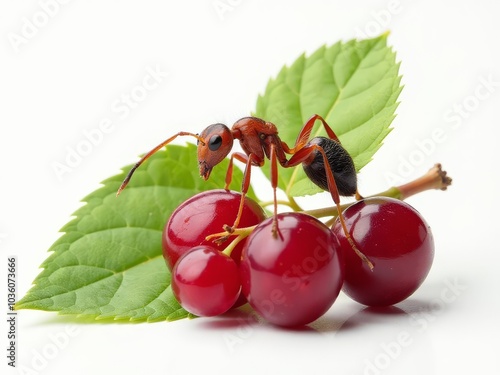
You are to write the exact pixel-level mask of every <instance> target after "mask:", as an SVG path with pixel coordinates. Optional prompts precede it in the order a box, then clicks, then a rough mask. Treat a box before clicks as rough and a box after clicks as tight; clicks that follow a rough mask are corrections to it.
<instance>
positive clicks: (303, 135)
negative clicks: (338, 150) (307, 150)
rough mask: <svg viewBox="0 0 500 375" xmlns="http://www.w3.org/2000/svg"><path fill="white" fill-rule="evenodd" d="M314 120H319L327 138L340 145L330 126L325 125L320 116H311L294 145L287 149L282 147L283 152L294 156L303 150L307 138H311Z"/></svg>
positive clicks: (307, 140)
mask: <svg viewBox="0 0 500 375" xmlns="http://www.w3.org/2000/svg"><path fill="white" fill-rule="evenodd" d="M316 120H320V121H321V124H322V125H323V128H324V129H325V131H326V134H328V137H329V138H330V139H332V140H334V141H335V142H338V143H340V140H339V138H338V137H337V135H336V134H335V132H334V131H333V129H332V128H331V127H330V125H328V124H327V122H326V121H325V119H324V118H323V117H321V116H320V115H313V116H312V117H311V118H310V119H309V120H307V122H306V123H305V124H304V126H303V127H302V129H301V130H300V132H299V135H298V136H297V139H296V141H295V145H294V146H293V148H289V147H287V146H286V145H283V146H284V150H285V152H287V153H289V154H295V153H296V152H297V151H299V150H300V149H301V148H303V147H304V146H305V145H306V144H307V143H308V142H309V138H310V137H311V132H312V129H313V127H314V124H315V123H316Z"/></svg>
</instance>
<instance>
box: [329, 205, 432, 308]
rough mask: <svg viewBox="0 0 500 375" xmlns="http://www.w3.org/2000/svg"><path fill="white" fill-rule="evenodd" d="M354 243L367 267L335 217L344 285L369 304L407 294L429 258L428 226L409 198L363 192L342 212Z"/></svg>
mask: <svg viewBox="0 0 500 375" xmlns="http://www.w3.org/2000/svg"><path fill="white" fill-rule="evenodd" d="M343 215H344V218H345V221H346V225H347V229H348V231H349V234H350V235H351V237H352V238H353V240H354V242H355V243H356V246H357V247H358V249H359V250H360V251H361V252H362V253H364V254H365V255H366V256H367V257H368V259H369V260H370V261H371V262H372V263H373V265H374V268H373V270H372V271H370V269H369V267H368V266H367V265H366V264H365V263H364V262H363V261H362V260H361V259H360V258H359V256H358V255H356V254H355V252H354V251H353V250H352V248H351V246H350V245H349V243H348V241H347V240H346V238H345V235H344V232H343V230H342V227H341V225H340V223H339V221H338V219H337V222H336V223H335V225H334V227H333V232H334V233H335V234H336V235H337V237H338V238H339V241H340V244H341V246H342V249H343V250H344V258H345V281H344V287H343V291H344V292H345V293H346V294H347V295H349V296H350V297H351V298H352V299H354V300H355V301H358V302H360V303H362V304H365V305H368V306H388V305H392V304H395V303H398V302H400V301H402V300H404V299H406V298H407V297H409V296H410V295H411V294H413V292H415V290H417V288H418V287H419V286H420V285H421V284H422V282H423V281H424V279H425V278H426V276H427V274H428V273H429V270H430V268H431V265H432V261H433V258H434V241H433V237H432V233H431V230H430V228H429V226H428V225H427V223H426V222H425V220H424V219H423V218H422V216H421V215H420V213H419V212H418V211H416V210H415V209H414V208H413V207H411V206H410V205H409V204H407V203H405V202H402V201H400V200H397V199H393V198H387V197H376V198H367V199H364V200H361V201H359V202H356V203H354V204H353V205H351V206H350V207H348V208H347V209H346V210H345V211H344V213H343Z"/></svg>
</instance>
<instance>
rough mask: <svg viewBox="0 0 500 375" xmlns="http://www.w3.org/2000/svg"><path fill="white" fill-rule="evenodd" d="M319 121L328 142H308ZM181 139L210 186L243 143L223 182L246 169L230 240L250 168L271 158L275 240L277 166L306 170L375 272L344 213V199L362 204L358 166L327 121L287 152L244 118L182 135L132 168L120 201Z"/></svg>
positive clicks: (274, 133)
mask: <svg viewBox="0 0 500 375" xmlns="http://www.w3.org/2000/svg"><path fill="white" fill-rule="evenodd" d="M317 120H319V121H320V122H321V124H322V125H323V127H324V129H325V131H326V133H327V135H328V137H314V138H312V139H309V138H310V136H311V132H312V129H313V126H314V124H315V122H316V121H317ZM179 136H191V137H194V138H196V140H197V145H198V168H199V171H200V176H201V177H202V178H203V179H204V180H208V178H209V177H210V172H211V171H212V168H213V167H214V166H216V165H217V164H219V163H220V162H221V161H222V160H223V159H224V158H225V157H226V156H227V155H229V153H230V152H231V150H232V148H233V142H234V140H235V139H237V140H239V141H240V145H241V148H242V149H243V151H244V152H245V153H244V154H243V153H240V152H234V153H232V154H231V157H230V159H229V167H228V169H227V172H226V179H225V187H224V188H225V189H226V190H229V184H230V183H231V179H232V173H233V161H234V159H236V160H238V161H240V162H242V163H245V164H246V166H245V170H244V174H243V181H242V187H241V193H242V197H241V201H240V205H239V210H238V214H237V216H236V219H235V221H234V223H233V225H232V226H231V227H230V226H228V225H226V226H224V230H225V231H226V233H227V234H228V235H229V234H231V233H232V232H234V230H235V229H236V228H237V227H238V224H239V222H240V219H241V215H242V212H243V205H244V199H245V196H246V194H247V192H248V189H249V187H250V172H251V167H252V166H258V167H262V166H263V165H264V162H265V160H266V158H267V159H269V160H270V162H271V185H272V188H273V191H274V222H273V235H274V236H276V235H277V232H278V228H277V219H276V215H277V210H278V207H277V206H278V204H277V198H276V189H277V186H278V166H277V164H278V163H279V164H280V165H281V166H282V167H284V168H291V167H295V166H297V165H299V164H302V166H303V168H304V171H305V173H306V175H307V176H308V178H309V179H310V180H311V181H312V182H313V183H315V184H316V185H317V186H319V187H320V188H321V189H323V190H326V191H329V192H330V195H331V196H332V199H333V201H334V203H335V205H336V206H337V209H338V212H339V220H340V223H341V225H342V228H343V231H344V233H345V235H346V237H347V239H348V241H349V243H350V245H351V247H352V248H353V250H354V251H355V252H356V254H357V255H358V256H359V257H360V258H361V259H362V260H363V261H364V262H366V263H367V264H368V266H369V267H370V269H372V268H373V265H372V263H371V262H370V261H369V260H368V258H367V257H366V256H365V255H364V254H363V253H362V252H361V251H359V250H358V248H357V247H356V245H355V244H354V241H353V239H352V237H351V236H350V234H349V232H348V230H347V227H346V224H345V221H344V218H343V216H342V212H341V209H340V196H341V195H342V196H355V197H356V199H361V196H360V195H359V193H358V189H357V175H356V169H355V167H354V162H353V160H352V158H351V156H350V155H349V153H348V152H347V151H346V150H345V149H344V147H343V146H342V145H341V143H340V141H339V139H338V137H337V136H336V135H335V133H334V131H333V130H332V128H331V127H330V126H329V125H328V124H327V123H326V121H325V120H324V119H323V117H321V116H320V115H317V114H316V115H313V116H312V117H311V118H310V119H309V120H308V121H307V122H306V123H305V124H304V126H303V127H302V130H301V131H300V133H299V135H298V136H297V139H296V141H295V144H294V146H293V147H289V146H288V145H287V144H286V143H285V142H283V141H282V140H281V139H280V137H279V136H278V129H277V127H276V126H275V125H274V124H272V123H270V122H266V121H264V120H262V119H260V118H257V117H244V118H242V119H240V120H238V121H236V123H235V124H234V125H233V127H232V128H231V129H229V128H228V127H227V126H226V125H224V124H220V123H217V124H213V125H209V126H208V127H207V128H206V129H205V130H203V131H202V132H201V134H193V133H189V132H179V133H177V134H175V135H173V136H172V137H170V138H168V139H166V140H165V141H163V142H162V143H160V144H159V145H158V146H156V147H155V148H153V149H152V150H151V151H149V152H148V153H147V154H146V155H144V156H143V157H142V158H141V159H140V160H139V161H138V162H137V163H136V164H135V165H134V166H133V167H132V169H131V170H130V171H129V172H128V174H127V176H126V177H125V179H124V181H123V182H122V184H121V186H120V188H119V189H118V192H117V195H119V194H120V193H121V191H122V190H123V189H124V188H125V187H126V186H127V184H128V183H129V181H130V179H131V177H132V175H133V173H134V171H135V170H136V169H137V168H138V167H139V166H140V165H141V164H142V163H143V162H144V161H145V160H146V159H148V158H149V157H150V156H151V155H153V154H154V153H155V152H157V151H158V150H160V149H161V148H163V147H164V146H166V145H167V144H169V143H170V142H172V141H173V140H174V139H175V138H177V137H179ZM287 154H288V155H290V157H289V158H287ZM226 237H227V236H226ZM222 239H224V237H223V238H222Z"/></svg>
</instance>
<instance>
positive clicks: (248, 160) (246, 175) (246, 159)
mask: <svg viewBox="0 0 500 375" xmlns="http://www.w3.org/2000/svg"><path fill="white" fill-rule="evenodd" d="M233 159H236V160H238V161H241V162H242V163H245V170H244V172H243V181H242V183H241V199H240V205H239V207H238V214H237V215H236V219H235V220H234V223H233V225H232V226H229V225H225V226H224V230H225V231H226V232H227V233H233V232H234V230H235V229H236V228H238V225H239V224H240V220H241V216H242V215H243V208H244V207H245V197H246V195H247V193H248V189H249V188H250V177H251V168H252V163H253V164H255V163H257V160H256V156H255V155H254V154H250V155H249V156H247V155H245V154H241V153H239V152H235V153H233V154H232V155H231V159H230V162H229V167H228V170H227V173H226V181H225V182H226V186H225V189H226V190H229V184H230V183H231V179H232V173H233ZM262 164H264V163H263V162H260V163H257V165H259V166H261V165H262ZM225 239H227V236H225V237H221V238H219V240H220V242H222V241H224V240H225ZM219 240H218V241H219Z"/></svg>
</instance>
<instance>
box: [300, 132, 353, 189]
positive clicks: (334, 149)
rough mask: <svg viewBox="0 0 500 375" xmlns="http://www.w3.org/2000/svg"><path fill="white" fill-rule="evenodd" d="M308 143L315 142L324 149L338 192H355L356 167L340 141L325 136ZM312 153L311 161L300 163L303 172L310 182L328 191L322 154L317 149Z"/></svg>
mask: <svg viewBox="0 0 500 375" xmlns="http://www.w3.org/2000/svg"><path fill="white" fill-rule="evenodd" d="M309 144H316V145H318V146H320V147H321V148H322V149H323V150H324V151H325V154H326V156H327V158H328V163H329V164H330V168H331V170H332V172H333V176H334V178H335V183H336V184H337V190H338V192H339V194H340V195H343V196H352V195H354V194H356V191H357V185H358V184H357V175H356V168H355V167H354V162H353V160H352V158H351V155H349V153H348V152H347V151H346V150H345V148H344V147H342V145H341V144H340V143H338V142H336V141H334V140H332V139H330V138H326V137H316V138H313V139H311V141H310V142H309ZM313 155H314V157H313V159H312V161H311V162H309V163H302V166H303V167H304V172H306V175H307V177H309V179H310V180H311V181H312V182H314V183H315V184H316V185H318V186H319V187H320V188H321V189H323V190H326V191H328V181H327V178H326V171H325V164H324V161H323V155H322V154H321V153H320V152H319V151H314V153H313Z"/></svg>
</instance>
